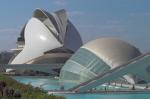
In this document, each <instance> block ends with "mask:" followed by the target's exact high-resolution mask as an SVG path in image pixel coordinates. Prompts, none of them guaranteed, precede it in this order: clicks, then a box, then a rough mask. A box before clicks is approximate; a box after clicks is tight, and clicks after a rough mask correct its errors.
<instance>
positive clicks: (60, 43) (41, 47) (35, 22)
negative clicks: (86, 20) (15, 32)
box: [10, 9, 82, 64]
mask: <svg viewBox="0 0 150 99" xmlns="http://www.w3.org/2000/svg"><path fill="white" fill-rule="evenodd" d="M17 44H18V48H17V49H15V51H16V55H15V56H14V57H13V58H12V59H11V61H10V64H33V63H44V64H46V63H48V60H49V58H50V59H53V60H54V59H57V58H65V59H66V60H67V59H68V58H69V57H70V56H71V55H72V53H73V52H75V51H76V50H77V49H78V48H79V47H80V46H81V45H82V40H81V37H80V35H79V33H78V31H77V30H76V29H75V27H74V26H73V25H72V23H71V22H70V21H69V20H68V18H67V15H66V11H65V10H60V11H57V12H54V13H48V12H46V11H44V10H41V9H36V10H35V11H34V13H33V17H32V18H31V19H30V20H29V21H28V22H27V23H26V25H25V26H24V27H23V29H22V31H21V35H20V37H19V38H18V42H17ZM45 59H47V62H46V61H45ZM37 60H39V61H37ZM42 61H43V62H42ZM49 61H50V60H49ZM62 62H63V63H64V60H63V61H62Z"/></svg>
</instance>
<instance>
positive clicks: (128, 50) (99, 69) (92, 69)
mask: <svg viewBox="0 0 150 99" xmlns="http://www.w3.org/2000/svg"><path fill="white" fill-rule="evenodd" d="M139 55H141V52H140V51H139V50H138V49H137V48H135V47H134V46H132V45H130V44H128V43H126V42H124V41H122V40H119V39H115V38H100V39H96V40H93V41H90V42H89V43H87V44H85V45H84V46H82V47H81V48H80V49H79V50H78V51H77V52H76V53H75V54H74V55H73V56H72V57H71V58H70V59H69V60H68V61H67V62H66V64H65V65H64V66H63V68H62V69H61V73H60V80H63V81H72V82H77V83H81V82H84V81H87V80H89V79H91V78H93V77H95V76H97V75H100V74H101V73H104V72H106V71H108V70H110V69H112V68H115V67H118V66H121V65H123V64H125V63H127V62H128V61H130V60H131V59H133V58H135V57H137V56H139ZM124 79H126V80H127V82H130V83H134V82H135V81H134V78H133V77H132V76H131V75H126V76H124Z"/></svg>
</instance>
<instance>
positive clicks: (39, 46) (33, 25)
mask: <svg viewBox="0 0 150 99" xmlns="http://www.w3.org/2000/svg"><path fill="white" fill-rule="evenodd" d="M24 35H25V47H24V49H23V50H22V51H21V52H20V53H19V54H18V55H17V56H16V57H15V59H14V60H13V61H12V63H11V64H24V63H26V62H28V61H30V60H32V59H34V58H36V57H39V56H41V55H43V53H44V52H46V51H48V50H52V49H55V48H58V47H61V46H62V44H61V43H60V42H59V41H58V40H57V39H56V38H55V37H54V36H53V34H52V33H51V32H50V31H49V30H48V28H47V27H46V26H45V25H44V24H43V23H42V22H41V21H40V20H38V19H36V18H31V19H30V20H29V22H28V23H27V25H26V27H25V34H24Z"/></svg>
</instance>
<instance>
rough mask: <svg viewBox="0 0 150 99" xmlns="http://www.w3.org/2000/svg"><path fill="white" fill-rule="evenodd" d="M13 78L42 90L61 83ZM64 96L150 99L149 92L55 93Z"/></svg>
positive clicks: (67, 84) (34, 78)
mask: <svg viewBox="0 0 150 99" xmlns="http://www.w3.org/2000/svg"><path fill="white" fill-rule="evenodd" d="M13 78H14V79H15V80H17V81H18V82H21V83H24V84H31V85H32V86H34V87H40V88H42V89H44V90H52V89H53V90H55V89H56V90H58V89H60V87H61V83H59V81H58V80H57V79H54V78H50V77H45V76H44V77H41V76H39V77H38V76H13ZM64 86H65V88H69V87H70V86H71V83H66V84H65V85H64ZM57 95H61V96H65V97H66V98H67V99H150V93H148V92H145V93H94V94H90V93H86V94H57Z"/></svg>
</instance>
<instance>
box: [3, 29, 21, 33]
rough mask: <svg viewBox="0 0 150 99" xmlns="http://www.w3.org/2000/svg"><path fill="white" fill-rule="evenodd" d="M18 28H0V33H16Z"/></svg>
mask: <svg viewBox="0 0 150 99" xmlns="http://www.w3.org/2000/svg"><path fill="white" fill-rule="evenodd" d="M19 31H20V29H19V28H0V33H18V32H19Z"/></svg>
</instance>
